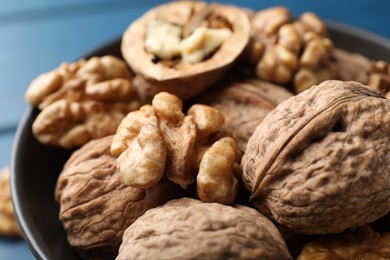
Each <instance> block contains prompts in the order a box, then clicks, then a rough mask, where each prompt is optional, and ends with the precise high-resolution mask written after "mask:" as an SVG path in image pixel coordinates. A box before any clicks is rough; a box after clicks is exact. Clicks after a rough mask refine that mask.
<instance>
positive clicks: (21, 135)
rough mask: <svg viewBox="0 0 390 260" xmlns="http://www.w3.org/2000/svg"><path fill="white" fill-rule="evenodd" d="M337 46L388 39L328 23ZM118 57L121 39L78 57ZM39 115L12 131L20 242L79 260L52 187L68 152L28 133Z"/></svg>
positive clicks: (375, 55) (381, 55) (385, 48)
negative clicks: (59, 214) (21, 233)
mask: <svg viewBox="0 0 390 260" xmlns="http://www.w3.org/2000/svg"><path fill="white" fill-rule="evenodd" d="M327 24H328V28H329V33H330V37H331V38H332V40H333V41H334V43H335V45H336V47H338V48H341V49H344V50H348V51H350V52H356V53H360V54H363V55H365V56H367V57H368V58H371V59H383V60H390V41H389V40H387V39H385V38H382V37H380V36H377V35H374V34H372V33H369V32H367V31H363V30H361V29H357V28H352V27H350V26H346V25H342V24H339V23H334V22H327ZM107 54H111V55H114V56H117V57H121V54H120V38H118V39H116V40H114V41H112V42H110V43H108V44H107V45H104V46H102V47H101V48H99V49H97V50H96V51H93V52H91V53H89V54H88V55H85V56H83V57H86V58H88V57H91V56H102V55H107ZM38 113H39V111H38V110H36V109H31V108H30V109H27V111H26V112H25V114H24V116H23V118H22V120H21V122H20V124H19V126H18V129H17V132H16V136H15V142H14V146H13V152H12V158H11V192H12V196H13V203H14V207H15V213H16V217H17V219H18V222H19V224H20V226H21V229H22V232H23V235H24V238H25V240H26V241H27V243H28V245H29V247H30V249H31V251H32V253H33V254H34V256H35V257H36V258H38V259H57V260H59V259H66V260H71V259H81V258H80V257H79V256H78V255H77V254H76V253H75V252H74V251H73V249H72V248H71V247H70V246H69V244H68V242H67V240H66V235H65V231H64V229H63V227H62V225H61V223H60V221H59V220H58V207H57V205H56V203H55V201H54V188H55V184H56V180H57V177H58V174H59V173H60V171H61V169H62V167H63V164H64V163H65V161H66V160H67V159H68V157H69V156H70V153H71V151H65V150H63V149H59V148H53V147H48V146H45V145H42V144H40V143H39V142H38V141H37V140H36V139H35V137H34V136H33V134H32V132H31V126H32V123H33V121H34V119H35V117H36V116H37V114H38Z"/></svg>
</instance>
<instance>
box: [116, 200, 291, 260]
mask: <svg viewBox="0 0 390 260" xmlns="http://www.w3.org/2000/svg"><path fill="white" fill-rule="evenodd" d="M290 258H291V257H290V255H289V253H288V250H287V247H286V244H285V243H284V241H283V239H282V237H281V235H280V233H279V231H278V230H277V229H276V227H275V226H274V225H273V224H272V222H271V221H270V220H268V219H267V218H265V217H264V216H263V215H261V214H260V213H258V212H257V211H256V210H254V209H251V208H248V207H245V206H236V207H235V208H233V207H230V206H225V205H222V204H218V203H202V202H200V201H197V200H194V199H189V198H183V199H180V200H174V201H170V202H168V203H167V204H165V205H164V206H162V207H159V208H155V209H152V210H149V211H148V212H146V213H145V214H144V215H143V216H142V217H140V218H139V219H138V220H137V221H136V222H134V224H133V225H131V226H130V227H129V228H128V229H127V230H126V231H125V233H124V236H123V243H122V245H121V247H120V250H119V255H118V257H117V259H119V260H124V259H126V260H129V259H290Z"/></svg>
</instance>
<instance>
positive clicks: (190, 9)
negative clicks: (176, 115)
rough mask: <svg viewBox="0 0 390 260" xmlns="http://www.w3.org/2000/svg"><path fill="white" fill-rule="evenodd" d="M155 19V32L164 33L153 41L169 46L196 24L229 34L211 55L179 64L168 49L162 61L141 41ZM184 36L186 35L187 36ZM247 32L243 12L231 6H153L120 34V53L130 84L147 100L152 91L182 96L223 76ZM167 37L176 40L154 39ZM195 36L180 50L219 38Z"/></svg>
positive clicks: (181, 3) (204, 45)
mask: <svg viewBox="0 0 390 260" xmlns="http://www.w3.org/2000/svg"><path fill="white" fill-rule="evenodd" d="M156 21H157V22H160V23H161V24H162V25H161V26H160V28H165V29H161V30H164V31H163V32H166V33H162V32H160V33H158V34H157V36H156V38H157V39H154V42H157V43H155V44H156V45H163V46H165V45H166V46H168V47H172V44H175V43H177V42H178V41H181V40H183V41H187V40H188V38H189V37H191V36H192V34H195V33H197V31H196V29H198V28H202V30H203V29H212V30H214V29H216V30H218V29H221V28H222V29H228V30H229V31H231V34H230V36H229V37H228V38H227V39H225V40H224V41H223V42H222V44H221V45H220V46H219V47H218V48H217V49H216V50H215V51H214V53H209V54H207V55H206V56H205V57H204V59H203V60H201V61H199V62H196V63H188V62H184V61H183V59H182V58H180V57H177V56H175V52H173V51H172V50H170V51H169V52H173V54H171V55H170V56H171V57H170V58H168V59H162V58H158V57H156V55H155V54H153V53H151V52H150V51H148V50H149V49H150V48H148V46H147V43H148V42H150V41H147V40H146V37H147V35H148V32H147V29H148V27H150V25H151V24H152V23H155V22H156ZM167 24H168V25H167ZM165 25H166V26H165ZM166 27H168V29H167V28H166ZM165 30H166V31H165ZM178 30H179V31H178ZM180 30H181V31H180ZM192 32H193V33H192ZM191 33H192V34H191ZM186 34H190V36H189V37H187V35H186ZM249 34H250V22H249V18H248V15H247V14H246V12H245V11H243V10H241V9H239V8H237V7H234V6H229V5H221V4H212V5H208V4H206V3H204V2H201V1H199V2H198V1H175V2H171V3H167V4H164V5H161V6H158V7H156V8H153V9H151V10H150V11H148V12H147V13H145V14H144V15H143V16H142V17H140V18H139V19H138V20H136V21H134V22H133V23H132V24H131V25H130V26H129V27H128V29H127V30H126V31H125V33H124V35H123V38H122V45H121V51H122V54H123V57H124V58H125V60H126V61H127V63H128V64H129V66H130V67H131V69H132V70H133V71H134V72H135V73H136V74H137V76H136V78H135V80H134V84H135V87H136V88H137V90H138V93H139V95H140V96H141V97H143V98H149V99H150V98H151V97H153V96H154V95H155V94H156V93H158V92H161V91H167V92H169V93H171V94H174V95H176V96H178V97H179V98H181V99H183V100H187V99H189V98H192V97H194V96H196V95H198V94H199V93H200V92H202V91H203V90H204V89H205V88H207V87H209V86H210V85H212V84H213V83H214V82H216V81H217V80H218V79H219V78H220V77H221V76H222V75H223V73H224V72H225V70H226V69H227V68H228V67H229V66H230V65H231V64H232V63H233V62H234V61H235V60H236V59H237V58H238V57H239V56H240V54H241V53H242V52H243V51H244V49H245V47H246V45H247V43H248V41H249ZM170 35H171V36H175V35H176V38H177V39H176V40H172V41H173V42H169V44H168V43H163V42H160V40H161V39H158V36H160V38H169V37H170ZM197 35H198V36H196V35H194V37H195V36H196V37H195V38H196V39H194V38H193V39H192V40H191V44H189V45H190V46H189V47H188V46H187V45H188V44H187V43H186V44H185V45H186V51H187V50H193V49H200V51H204V49H206V48H208V46H209V44H207V43H206V42H205V41H206V40H207V39H208V38H218V37H219V33H217V34H213V33H212V34H211V35H209V34H207V33H206V34H205V33H201V34H198V33H197ZM187 42H188V41H187ZM213 42H214V41H213ZM157 47H158V46H157ZM164 56H165V55H164Z"/></svg>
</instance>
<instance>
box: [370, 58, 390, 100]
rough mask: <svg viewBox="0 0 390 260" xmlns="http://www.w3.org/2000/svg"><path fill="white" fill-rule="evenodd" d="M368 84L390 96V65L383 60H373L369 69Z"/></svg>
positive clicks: (387, 96)
mask: <svg viewBox="0 0 390 260" xmlns="http://www.w3.org/2000/svg"><path fill="white" fill-rule="evenodd" d="M368 74H369V76H368V83H367V84H368V85H369V86H371V87H373V88H375V89H376V90H377V91H379V92H382V93H384V95H385V96H386V98H387V99H389V97H390V65H389V63H388V62H385V61H383V60H378V61H373V62H372V63H371V66H370V69H369V71H368Z"/></svg>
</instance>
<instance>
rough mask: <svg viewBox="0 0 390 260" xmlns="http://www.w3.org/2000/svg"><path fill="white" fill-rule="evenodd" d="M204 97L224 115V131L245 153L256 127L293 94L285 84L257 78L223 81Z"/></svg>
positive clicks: (203, 101) (204, 100)
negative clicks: (280, 84) (281, 84)
mask: <svg viewBox="0 0 390 260" xmlns="http://www.w3.org/2000/svg"><path fill="white" fill-rule="evenodd" d="M220 85H221V88H216V89H215V90H213V91H212V92H211V93H208V94H207V95H206V97H205V98H203V99H202V100H201V102H202V103H205V104H207V105H210V106H212V107H215V108H217V109H218V110H219V111H220V112H221V113H222V114H223V116H224V118H225V123H224V124H223V125H222V127H221V131H222V132H225V133H226V134H227V135H229V136H232V137H233V138H234V139H235V140H236V141H237V147H238V148H239V150H240V151H241V152H242V153H243V152H244V151H245V146H246V144H247V142H248V140H249V138H250V137H251V136H252V134H253V132H254V131H255V128H256V126H257V125H258V124H260V123H261V121H263V119H264V117H265V116H266V115H267V114H268V113H269V112H270V111H271V110H273V109H274V108H275V107H276V106H277V105H278V104H279V103H280V102H282V101H283V100H285V99H287V98H289V97H291V96H292V94H291V93H290V92H289V91H287V90H286V89H285V88H283V87H281V86H278V85H275V84H272V83H270V82H267V81H262V80H259V79H256V78H247V79H242V78H240V79H235V80H232V79H230V80H229V81H222V82H221V84H220Z"/></svg>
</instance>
